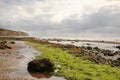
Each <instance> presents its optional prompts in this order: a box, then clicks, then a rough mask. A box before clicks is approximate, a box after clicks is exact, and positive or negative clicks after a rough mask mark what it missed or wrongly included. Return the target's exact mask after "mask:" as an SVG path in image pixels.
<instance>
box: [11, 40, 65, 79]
mask: <svg viewBox="0 0 120 80" xmlns="http://www.w3.org/2000/svg"><path fill="white" fill-rule="evenodd" d="M16 44H17V45H20V46H24V48H23V49H21V50H19V54H21V55H23V56H24V57H23V58H22V59H21V61H20V63H19V65H16V66H15V67H17V69H18V71H17V72H14V73H12V74H11V75H13V76H14V77H22V76H25V78H27V79H30V80H31V79H32V80H65V79H64V78H63V77H57V76H51V77H50V78H40V79H38V78H37V77H33V76H31V75H30V73H29V72H28V71H27V66H28V65H27V64H28V63H29V62H30V61H32V60H33V59H35V57H36V56H38V55H41V54H42V53H41V52H38V51H36V50H35V49H34V48H33V47H32V46H29V45H27V44H25V42H23V41H16Z"/></svg>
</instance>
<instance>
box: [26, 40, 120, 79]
mask: <svg viewBox="0 0 120 80" xmlns="http://www.w3.org/2000/svg"><path fill="white" fill-rule="evenodd" d="M28 43H29V44H31V45H32V46H34V47H35V48H36V49H37V50H38V51H41V52H42V53H43V54H42V55H41V56H38V57H37V58H38V59H41V58H49V59H50V60H52V61H53V62H54V63H55V69H56V70H59V71H57V72H54V75H57V76H62V77H65V78H66V79H67V80H120V69H118V68H115V67H111V66H109V65H99V64H95V63H93V62H91V61H89V60H82V59H81V58H80V57H75V56H74V55H73V54H69V53H66V52H64V51H63V50H61V49H60V48H52V47H50V46H52V45H51V44H50V45H43V44H39V43H34V42H28Z"/></svg>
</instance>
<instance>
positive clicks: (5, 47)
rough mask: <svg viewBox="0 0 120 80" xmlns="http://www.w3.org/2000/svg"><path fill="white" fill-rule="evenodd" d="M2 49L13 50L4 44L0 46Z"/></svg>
mask: <svg viewBox="0 0 120 80" xmlns="http://www.w3.org/2000/svg"><path fill="white" fill-rule="evenodd" d="M0 49H12V48H11V47H10V46H8V45H5V44H2V45H0Z"/></svg>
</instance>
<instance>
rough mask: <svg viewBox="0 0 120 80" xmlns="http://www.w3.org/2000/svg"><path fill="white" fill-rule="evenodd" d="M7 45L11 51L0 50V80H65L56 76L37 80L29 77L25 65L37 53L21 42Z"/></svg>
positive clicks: (8, 42)
mask: <svg viewBox="0 0 120 80" xmlns="http://www.w3.org/2000/svg"><path fill="white" fill-rule="evenodd" d="M7 45H8V46H10V47H11V48H12V49H0V80H65V79H64V78H63V77H57V76H51V77H50V78H39V79H38V78H37V77H36V78H35V77H33V76H31V75H30V74H29V73H28V71H27V64H28V62H29V61H30V60H33V59H34V58H35V55H34V54H33V53H38V52H37V51H36V50H35V49H34V48H32V47H31V46H29V45H26V44H25V43H24V42H23V41H17V42H15V44H11V43H10V41H7ZM38 54H40V53H38ZM36 55H37V54H36ZM35 76H40V75H35Z"/></svg>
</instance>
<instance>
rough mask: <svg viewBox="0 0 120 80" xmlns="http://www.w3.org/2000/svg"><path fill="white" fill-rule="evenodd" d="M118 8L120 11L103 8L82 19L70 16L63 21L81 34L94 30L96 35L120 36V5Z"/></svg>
mask: <svg viewBox="0 0 120 80" xmlns="http://www.w3.org/2000/svg"><path fill="white" fill-rule="evenodd" d="M116 8H117V9H119V11H115V10H114V9H113V10H111V8H101V9H100V10H99V11H98V12H96V13H93V14H91V15H84V16H83V18H82V19H73V18H69V19H66V20H64V21H63V25H66V26H67V27H68V28H71V31H70V32H76V33H80V34H89V32H92V33H93V34H96V35H103V36H104V35H106V36H110V35H115V36H117V37H120V35H119V34H120V24H119V23H120V7H116ZM116 8H115V9H116ZM114 11H115V12H114Z"/></svg>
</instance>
